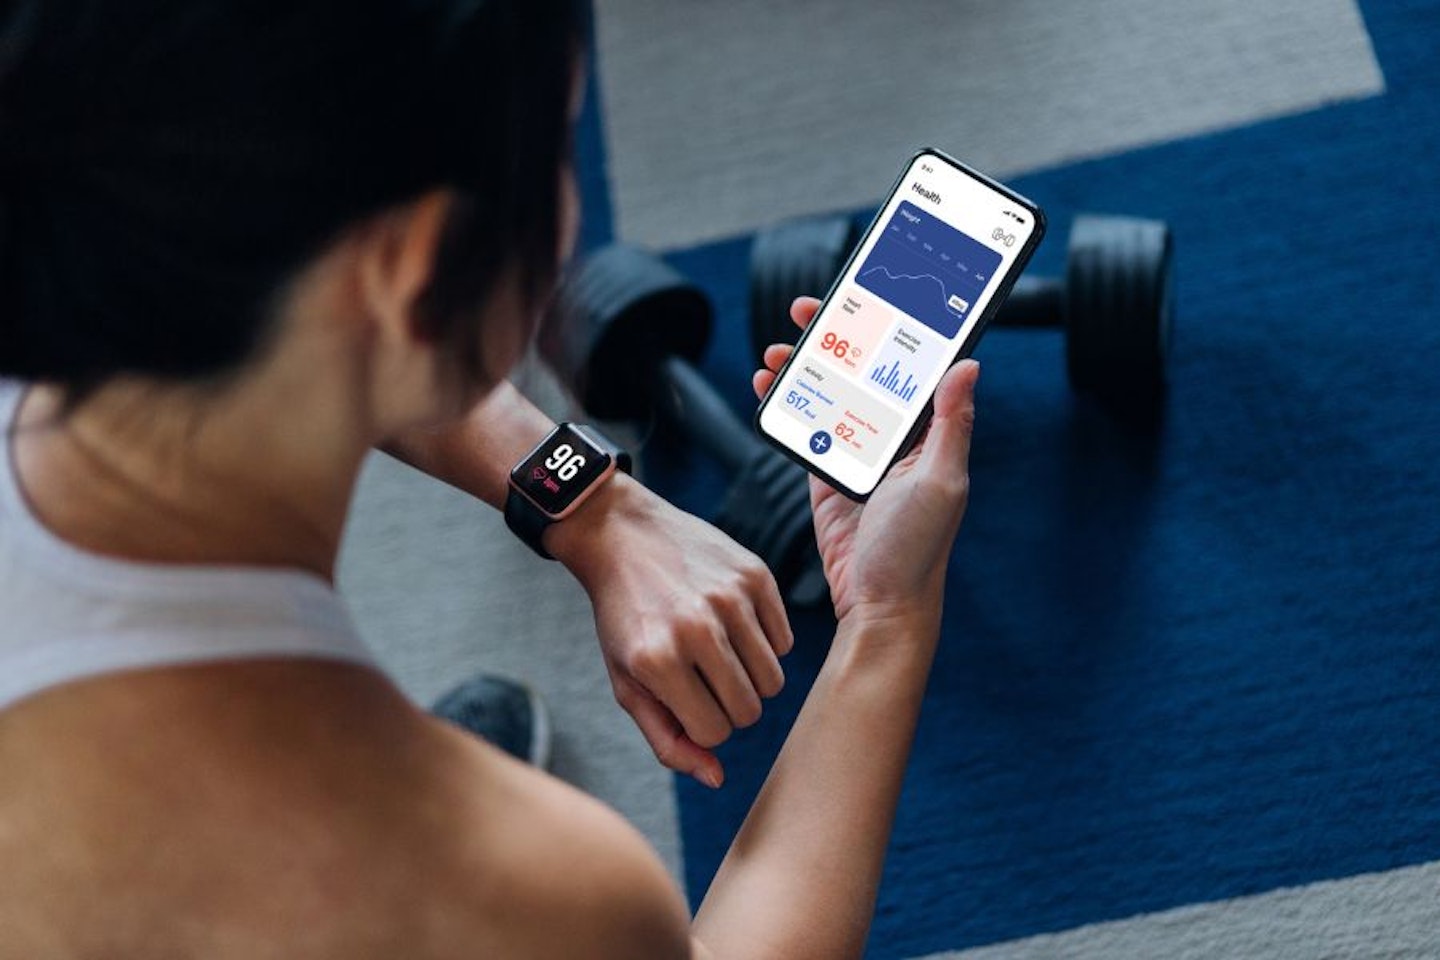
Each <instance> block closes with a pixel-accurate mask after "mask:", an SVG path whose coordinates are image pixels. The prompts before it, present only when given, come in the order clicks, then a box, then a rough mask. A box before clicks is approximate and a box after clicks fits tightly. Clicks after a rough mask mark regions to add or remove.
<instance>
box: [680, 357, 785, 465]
mask: <svg viewBox="0 0 1440 960" xmlns="http://www.w3.org/2000/svg"><path fill="white" fill-rule="evenodd" d="M652 382H653V388H652V396H653V397H654V401H655V411H656V413H657V415H659V416H660V417H661V418H662V419H664V420H665V421H666V422H667V423H669V424H670V425H671V426H673V427H675V428H676V430H678V431H679V432H680V433H681V434H682V435H683V436H686V437H689V438H691V439H693V440H694V441H695V442H697V443H699V444H700V445H702V446H703V447H704V448H705V449H706V450H708V451H710V453H711V454H713V455H714V456H715V458H716V459H718V460H719V461H721V462H722V463H723V464H725V466H726V467H727V468H728V469H730V470H731V471H734V472H736V473H738V472H739V471H740V470H742V469H744V468H745V467H746V466H747V465H748V464H749V463H750V462H751V461H752V460H754V459H755V457H756V456H757V455H758V454H759V453H761V452H762V451H763V450H764V449H766V448H765V446H764V444H762V443H761V442H760V440H759V439H757V438H756V436H755V433H754V431H752V430H751V429H750V426H749V424H747V423H745V422H744V421H743V420H741V418H740V417H739V416H738V415H737V414H736V413H735V411H734V410H732V409H731V408H730V405H729V404H727V403H726V402H725V399H724V398H723V397H721V396H720V393H719V391H717V390H716V389H715V388H714V387H713V386H711V385H710V382H709V381H708V380H706V379H705V378H704V377H702V376H701V375H700V371H698V370H696V369H695V368H694V367H692V366H691V365H690V364H689V363H688V362H686V361H685V360H682V359H680V358H679V357H676V356H673V355H672V356H668V357H664V358H662V359H661V360H660V363H659V365H658V368H657V369H656V371H655V374H654V376H653V381H652Z"/></svg>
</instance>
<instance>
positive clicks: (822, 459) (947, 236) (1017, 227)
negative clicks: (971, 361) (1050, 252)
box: [760, 154, 1034, 494]
mask: <svg viewBox="0 0 1440 960" xmlns="http://www.w3.org/2000/svg"><path fill="white" fill-rule="evenodd" d="M1033 230H1034V218H1033V216H1031V215H1030V213H1029V211H1028V210H1027V209H1025V207H1024V206H1022V205H1020V204H1017V203H1016V202H1015V201H1013V200H1011V199H1010V198H1008V197H1006V196H1005V195H1004V194H1001V193H998V192H996V191H995V190H993V189H991V188H990V187H989V186H987V185H986V184H984V183H983V182H982V181H980V180H976V179H975V178H973V177H970V176H968V175H967V174H965V173H964V172H963V171H961V170H958V169H957V168H955V167H953V166H951V165H950V164H948V163H946V162H945V161H943V160H941V159H939V158H937V157H933V156H930V155H925V154H922V155H921V156H920V157H918V158H917V159H916V160H915V162H914V163H913V164H912V165H911V167H910V169H909V170H908V171H907V172H906V174H905V176H904V177H903V178H902V180H901V183H900V187H899V189H898V190H897V191H896V192H895V194H894V195H893V196H892V197H891V199H890V201H889V202H888V203H887V204H886V207H885V209H884V210H882V211H881V214H880V216H879V218H877V220H876V223H875V226H874V227H873V228H872V230H871V231H870V234H869V235H868V236H867V237H866V240H865V242H864V243H863V244H862V245H861V249H860V251H859V254H858V255H857V256H856V257H855V258H854V259H853V260H852V261H851V264H850V268H849V269H848V270H847V272H846V274H845V275H844V276H843V277H842V278H841V281H840V283H839V284H838V285H837V286H836V288H835V291H834V294H833V295H832V296H831V297H830V299H829V300H828V301H827V302H826V305H825V308H824V309H823V310H822V311H821V313H820V314H819V315H818V316H817V317H816V319H815V328H814V330H813V331H812V332H811V333H810V335H809V336H808V337H807V339H806V340H805V343H804V344H803V346H802V348H801V351H802V352H801V353H800V354H799V355H798V356H796V357H795V359H794V360H793V361H792V362H791V363H790V365H789V367H788V368H787V369H786V371H785V373H784V376H783V377H782V379H781V381H780V382H779V383H778V384H777V385H776V387H775V389H774V390H773V391H772V392H771V393H770V395H769V400H768V401H767V403H766V407H765V409H764V410H763V411H762V413H761V417H760V426H761V429H762V430H763V431H764V432H765V433H767V434H769V435H770V436H771V437H774V438H775V439H776V440H779V441H780V442H781V443H782V444H784V445H785V446H787V447H789V448H790V449H791V450H793V451H795V452H796V453H798V454H799V455H800V456H802V457H803V458H805V459H807V460H809V461H810V462H812V463H814V464H815V465H816V466H817V467H818V468H819V469H820V470H822V471H823V472H824V473H825V474H827V475H828V476H830V477H832V478H833V479H834V480H836V481H837V482H838V483H840V484H841V485H842V486H844V487H846V488H848V489H850V490H852V491H855V492H858V493H861V494H865V493H868V492H869V491H871V490H872V489H873V488H874V487H875V485H876V484H877V483H878V482H879V481H880V477H881V476H882V475H883V473H884V471H885V469H886V467H888V466H889V464H890V461H891V460H892V459H893V458H894V456H895V454H896V453H897V452H898V450H899V447H900V444H901V443H903V442H904V440H905V437H906V435H907V434H908V433H909V431H910V428H911V426H912V425H913V424H914V423H915V421H916V418H917V417H918V416H919V415H920V414H921V412H922V411H923V408H924V405H925V403H926V402H927V401H928V400H929V398H930V396H931V394H932V393H934V391H935V387H936V386H937V385H938V384H939V382H940V378H941V377H942V376H943V375H944V373H945V371H946V370H947V369H948V368H949V366H950V365H951V363H953V362H954V360H955V358H956V356H957V354H958V353H959V351H960V349H961V347H962V345H963V344H964V342H965V339H966V337H967V336H968V335H969V333H970V331H971V330H972V329H973V327H974V322H975V321H978V319H979V317H980V315H981V312H982V311H983V310H984V307H985V305H986V303H987V302H988V301H989V299H990V297H991V296H992V295H993V293H994V291H995V289H996V288H997V287H999V286H1000V284H1001V281H1002V280H1003V278H1004V277H1005V275H1006V273H1007V271H1008V270H1009V269H1010V267H1012V266H1013V265H1014V260H1015V258H1016V256H1017V255H1019V253H1020V252H1021V251H1022V250H1023V249H1024V248H1025V247H1026V241H1028V239H1029V237H1030V234H1031V233H1032V232H1033ZM981 238H983V239H981Z"/></svg>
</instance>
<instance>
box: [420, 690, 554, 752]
mask: <svg viewBox="0 0 1440 960" xmlns="http://www.w3.org/2000/svg"><path fill="white" fill-rule="evenodd" d="M430 712H431V713H433V714H435V716H437V717H439V718H440V719H442V720H449V721H450V722H451V723H453V724H455V725H456V726H458V727H460V728H462V729H464V730H468V731H470V732H471V733H473V734H475V735H476V736H477V737H480V738H481V739H483V740H485V741H487V742H489V743H490V744H491V745H493V746H496V747H499V748H500V749H501V750H504V751H505V752H506V753H508V754H510V755H511V756H514V757H518V758H519V759H521V760H524V761H525V762H526V763H529V764H531V765H533V766H536V767H539V768H540V769H542V770H543V769H545V768H546V767H547V766H549V764H550V715H549V713H548V712H546V710H545V704H544V703H543V702H542V701H541V700H540V695H539V694H538V693H536V692H535V691H534V689H532V688H531V687H530V686H529V685H528V684H524V683H520V682H519V681H516V680H508V679H506V678H504V677H496V676H491V675H489V674H480V675H479V676H477V677H475V678H474V679H472V680H468V681H466V682H465V683H463V684H461V685H460V686H458V687H456V688H455V689H454V690H451V691H450V692H449V693H447V694H445V696H443V697H441V698H440V699H439V701H437V702H436V704H435V706H434V708H433V709H432V710H431V711H430Z"/></svg>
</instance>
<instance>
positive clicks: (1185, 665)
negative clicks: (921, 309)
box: [591, 0, 1440, 958]
mask: <svg viewBox="0 0 1440 960" xmlns="http://www.w3.org/2000/svg"><path fill="white" fill-rule="evenodd" d="M1362 8H1363V12H1364V15H1365V20H1366V23H1367V25H1368V27H1369V29H1370V31H1371V34H1372V36H1373V39H1374V43H1375V46H1376V50H1377V53H1378V56H1379V60H1380V64H1381V67H1382V69H1383V71H1384V74H1385V78H1386V83H1387V87H1388V89H1387V92H1386V93H1385V94H1384V95H1383V96H1381V97H1378V98H1374V99H1369V100H1365V101H1360V102H1355V103H1348V104H1341V105H1337V106H1334V107H1331V108H1328V109H1324V110H1320V111H1318V112H1314V113H1309V114H1306V115H1303V116H1299V117H1294V118H1289V119H1282V120H1277V121H1272V122H1267V123H1263V124H1259V125H1256V126H1252V127H1247V128H1245V129H1242V130H1237V131H1233V132H1228V133H1222V134H1217V135H1213V136H1208V137H1203V138H1200V139H1194V140H1188V141H1184V142H1180V143H1174V144H1168V145H1164V146H1159V147H1155V148H1152V149H1147V150H1142V151H1137V152H1133V153H1129V154H1125V155H1123V156H1118V157H1113V158H1107V159H1102V160H1097V161H1094V162H1088V163H1083V164H1077V165H1074V166H1069V167H1065V168H1063V169H1058V170H1053V171H1048V172H1043V173H1039V174H1035V175H1031V176H1027V177H1024V178H1021V179H1019V180H1017V181H1015V186H1016V187H1017V188H1019V189H1020V190H1021V191H1022V192H1024V193H1026V194H1028V195H1029V196H1031V197H1032V198H1034V199H1035V200H1037V201H1039V202H1040V203H1041V204H1042V205H1043V206H1044V207H1045V208H1046V209H1047V211H1048V212H1049V214H1050V219H1051V235H1050V239H1049V240H1048V241H1047V243H1046V245H1045V247H1044V248H1043V249H1042V251H1041V253H1040V255H1039V257H1038V260H1037V263H1036V264H1035V266H1034V267H1033V268H1032V269H1034V270H1036V271H1043V272H1052V271H1054V270H1055V269H1056V268H1057V266H1058V265H1059V264H1060V263H1061V262H1062V258H1063V253H1064V239H1065V236H1066V234H1067V231H1068V223H1069V221H1070V219H1071V217H1072V216H1073V214H1074V212H1075V211H1077V210H1099V211H1107V212H1117V213H1133V214H1140V215H1145V216H1154V217H1162V218H1164V219H1167V220H1169V221H1170V222H1171V224H1172V225H1173V227H1174V230H1175V236H1176V244H1177V253H1178V264H1179V286H1178V308H1179V312H1178V325H1177V333H1176V339H1175V346H1174V351H1173V365H1172V388H1171V391H1170V396H1169V403H1168V406H1167V409H1166V413H1165V420H1164V423H1163V425H1162V428H1161V430H1160V432H1159V434H1158V436H1154V437H1150V436H1146V435H1144V434H1143V433H1139V432H1136V431H1131V430H1127V429H1124V428H1121V427H1120V426H1118V425H1117V424H1116V423H1115V422H1114V421H1113V420H1111V419H1110V418H1109V417H1107V416H1106V415H1105V414H1104V413H1103V412H1101V411H1098V410H1095V409H1093V408H1091V407H1090V406H1088V405H1087V404H1085V403H1084V402H1081V401H1079V400H1077V399H1076V398H1075V397H1073V396H1072V395H1071V393H1070V392H1069V389H1068V387H1067V385H1066V383H1065V380H1064V371H1063V347H1062V344H1061V341H1060V339H1059V335H1058V334H1045V333H1024V332H1014V331H999V332H994V333H992V334H991V335H990V336H989V337H988V338H987V339H986V341H985V343H984V344H983V345H982V347H981V349H980V351H979V357H980V359H981V360H982V363H983V366H984V376H983V379H982V384H981V395H980V408H979V417H980V420H979V426H978V430H977V435H976V440H975V453H974V458H973V462H972V477H973V488H974V493H973V496H972V500H971V505H970V511H969V515H968V517H967V519H966V522H965V527H964V529H963V530H962V532H961V537H960V541H959V546H958V549H957V552H956V554H955V559H954V562H953V563H952V568H951V575H950V580H949V590H948V601H947V602H948V608H947V617H946V625H945V636H944V642H943V644H942V648H941V653H940V656H939V659H938V662H937V664H936V667H935V672H934V675H933V678H932V681H931V685H930V691H929V695H928V697H927V700H926V703H925V709H924V713H923V717H922V721H921V728H920V731H919V735H918V740H917V742H916V746H915V753H914V760H913V763H912V767H911V773H910V777H909V780H908V781H907V785H906V791H905V796H904V798H903V801H902V804H901V808H900V815H899V820H898V822H897V825H896V829H895V837H894V842H893V845H892V849H891V856H890V860H889V863H888V867H887V876H886V882H885V885H884V888H883V891H882V894H881V899H880V910H879V916H878V917H877V919H876V922H875V928H874V934H873V937H872V953H871V955H873V956H875V957H881V958H890V957H896V958H899V957H912V956H917V955H922V954H925V953H928V952H932V951H937V950H942V949H951V948H960V947H966V946H972V945H976V944H982V943H988V942H993V941H998V940H1007V939H1011V938H1015V937H1020V936H1025V935H1028V934H1034V933H1038V932H1044V931H1054V930H1060V929H1065V928H1069V927H1073V926H1076V925H1078V924H1083V923H1088V922H1094V921H1100V920H1106V919H1113V918H1119V917H1124V916H1129V915H1132V914H1136V913H1141V912H1148V911H1154V910H1159V909H1164V908H1167V907H1173V906H1177V905H1181V904H1186V903H1193V902H1199V901H1209V900H1217V899H1223V898H1227V897H1234V896H1238V895H1243V894H1249V893H1256V892H1260V891H1264V890H1269V889H1273V888H1275V887H1279V886H1284V885H1291V884H1300V883H1307V882H1311V881H1316V880H1321V879H1328V878H1336V877H1345V876H1350V875H1353V874H1356V873H1360V872H1364V871H1373V870H1383V869H1387V868H1392V867H1397V866H1401V865H1405V864H1411V863H1418V862H1424V861H1429V860H1434V859H1437V858H1440V466H1437V465H1440V296H1437V289H1440V281H1437V272H1440V256H1437V252H1436V243H1437V240H1440V169H1437V158H1440V58H1436V57H1435V56H1434V51H1435V50H1436V48H1437V44H1440V4H1437V3H1436V2H1433V0H1427V2H1418V0H1411V2H1383V3H1382V2H1378V0H1374V2H1368V3H1363V4H1362ZM592 146H593V131H592ZM909 146H910V145H904V144H902V145H897V147H896V155H897V157H900V156H902V155H903V154H905V152H906V150H907V149H908V147H909ZM940 146H945V145H944V144H940ZM961 152H962V153H963V151H961ZM591 162H592V164H594V163H595V162H597V161H596V160H595V159H594V158H593V156H592V160H591ZM592 209H593V208H592ZM602 213H603V212H602ZM602 232H603V231H602ZM746 255H747V249H746V246H745V242H744V241H736V242H732V243H722V244H718V245H714V246H710V247H706V248H702V249H697V250H694V251H689V252H685V253H682V254H679V255H676V256H675V257H674V258H673V260H674V262H675V263H677V264H678V265H680V266H681V267H682V268H684V269H685V270H686V271H688V272H689V273H690V274H691V275H692V276H694V277H695V278H696V279H697V280H699V281H700V282H701V283H702V284H704V285H705V286H706V287H707V288H708V289H709V290H710V291H711V292H712V293H713V295H714V297H715V299H716V301H717V305H718V310H719V317H720V324H719V330H718V332H717V337H716V342H715V344H714V347H713V350H712V352H711V354H710V356H709V358H708V361H707V363H706V371H707V373H708V374H709V375H710V376H711V377H712V378H713V379H714V380H715V381H716V382H717V383H719V384H720V385H721V386H722V387H723V389H724V390H725V392H726V393H727V395H728V396H730V398H731V399H732V400H733V402H734V403H735V405H736V407H737V408H744V409H746V410H749V409H752V408H753V400H752V399H751V397H750V395H749V388H748V377H749V371H750V360H749V356H750V354H749V350H748V346H747V344H746V341H745V337H746V334H745V329H746V328H745V316H744V309H745V303H744V301H745V289H744V284H745V258H746ZM647 455H648V459H649V462H650V466H651V476H652V478H653V479H654V482H655V484H656V485H657V487H658V488H659V489H661V491H662V492H664V493H665V494H666V495H668V496H671V497H672V498H673V499H674V500H676V501H677V502H679V503H681V504H682V505H685V506H687V507H688V508H690V509H692V510H694V511H696V512H698V513H701V514H702V515H706V514H709V513H713V509H714V504H715V503H716V502H717V500H718V497H719V496H720V493H721V491H722V489H723V480H722V478H721V477H720V476H719V474H718V472H717V471H716V470H715V469H714V468H713V467H712V466H710V465H709V464H707V463H705V462H704V461H703V458H702V457H701V456H700V455H699V454H695V455H693V456H687V455H686V454H685V453H684V452H677V451H675V450H668V449H665V448H664V447H663V446H662V445H659V444H652V445H651V448H650V449H649V450H648V451H647ZM829 629H830V625H829V624H828V623H827V622H825V621H824V619H823V618H820V617H814V616H810V617H805V618H802V619H801V620H800V621H799V622H798V623H797V632H798V633H799V634H800V644H799V651H798V652H797V653H795V654H794V655H792V656H791V658H790V660H789V661H788V672H789V676H790V679H791V683H790V685H789V687H788V689H787V691H786V692H785V694H784V695H783V696H782V697H781V698H780V700H779V701H777V702H776V703H774V704H772V705H771V706H770V708H769V710H768V712H767V715H766V719H765V720H764V722H763V723H762V724H761V725H760V726H759V727H758V728H756V729H753V730H750V731H747V732H745V733H742V734H740V735H738V736H737V737H736V738H735V739H734V741H733V742H732V743H731V744H729V745H728V746H727V747H726V748H725V749H724V750H723V752H722V756H723V759H724V761H725V762H726V765H727V768H728V770H729V773H730V782H729V784H728V785H727V787H726V788H725V789H724V790H723V791H721V792H719V793H711V792H709V791H706V790H704V789H703V788H700V787H698V786H695V785H693V784H691V783H690V782H689V781H687V780H685V779H683V778H682V779H680V780H678V781H677V783H678V790H679V796H680V811H681V820H682V830H683V841H684V846H685V852H686V869H687V877H688V882H689V886H690V890H691V894H692V897H694V898H695V899H696V900H697V901H698V899H699V898H700V897H701V896H702V895H703V893H704V891H705V888H706V885H707V884H708V882H709V879H710V877H711V875H712V873H713V871H714V869H715V868H716V866H718V864H719V861H720V858H721V857H722V855H723V853H724V851H725V848H726V846H727V844H728V842H729V839H730V837H731V836H732V835H733V832H734V830H735V829H736V827H737V826H738V825H739V823H740V821H741V819H742V817H743V816H744V813H745V811H746V809H747V806H748V803H749V800H750V798H751V797H752V796H753V794H754V792H755V791H756V790H757V789H758V787H759V784H760V782H761V780H762V779H763V777H764V774H765V772H766V770H767V768H768V766H769V763H770V761H771V759H772V757H773V755H774V753H775V751H776V750H777V749H778V746H779V744H780V742H781V740H782V739H783V736H784V733H785V731H786V729H787V728H788V725H789V723H790V721H791V720H792V719H793V716H794V714H795V711H796V710H797V708H798V705H799V702H800V700H801V698H802V697H803V694H804V691H805V689H806V688H807V687H808V684H809V681H810V679H811V678H812V677H813V675H814V671H815V670H816V669H817V667H818V664H819V662H820V659H821V658H822V657H823V648H824V644H825V642H826V639H827V637H828V632H829ZM794 813H795V815H796V816H797V817H803V816H804V815H805V811H803V810H797V811H794Z"/></svg>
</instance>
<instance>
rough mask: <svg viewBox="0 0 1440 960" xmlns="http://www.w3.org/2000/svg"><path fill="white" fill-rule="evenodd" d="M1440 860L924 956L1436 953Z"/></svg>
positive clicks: (1185, 958) (1250, 958) (1430, 957)
mask: <svg viewBox="0 0 1440 960" xmlns="http://www.w3.org/2000/svg"><path fill="white" fill-rule="evenodd" d="M1437 894H1440V864H1435V863H1427V864H1423V865H1421V866H1418V867H1406V868H1404V869H1401V870H1392V871H1389V872H1387V873H1369V874H1363V875H1361V876H1358V877H1347V878H1345V879H1344V880H1330V881H1326V882H1324V883H1315V884H1311V885H1309V886H1305V887H1292V888H1289V889H1286V890H1271V891H1269V892H1268V893H1262V894H1258V895H1256V896H1253V897H1242V898H1239V899H1236V900H1222V901H1220V902H1219V903H1201V904H1196V905H1195V906H1190V907H1180V908H1179V909H1176V910H1166V911H1164V912H1162V913H1151V914H1146V915H1144V916H1140V917H1132V918H1130V919H1128V920H1117V921H1114V922H1112V923H1097V924H1094V925H1092V926H1088V927H1079V928H1077V929H1075V930H1067V931H1065V932H1064V933H1057V934H1047V935H1045V936H1039V937H1030V938H1027V939H1025V940H1014V941H1011V942H1009V943H1001V944H996V945H994V946H990V947H980V948H978V949H975V950H964V951H961V952H958V953H943V954H934V955H932V956H930V957H928V958H926V960H1051V958H1060V957H1063V958H1065V960H1116V958H1122V957H1163V958H1165V960H1215V958H1219V957H1233V958H1241V957H1243V958H1246V960H1319V958H1332V960H1339V958H1342V957H1366V958H1372V960H1373V958H1377V957H1387V958H1390V960H1434V958H1435V957H1440V895H1437Z"/></svg>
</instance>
